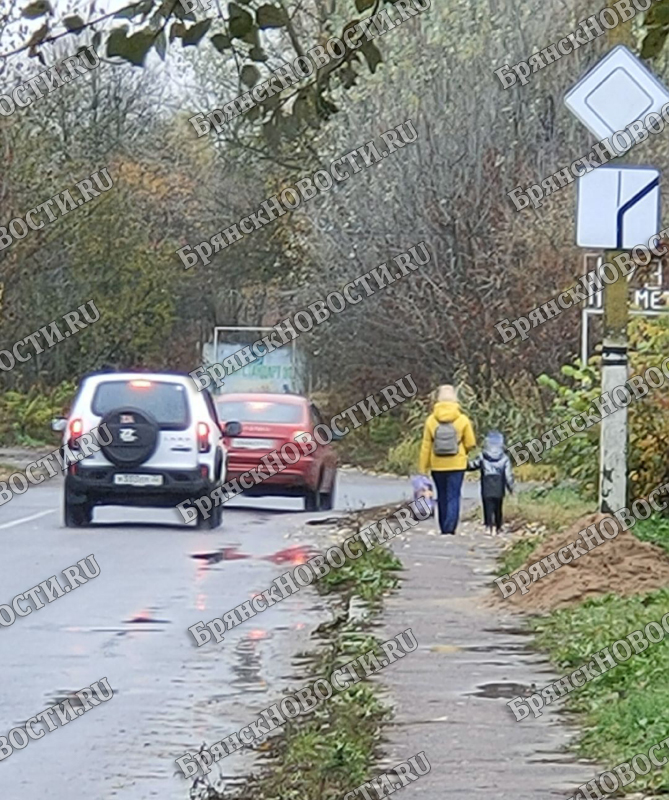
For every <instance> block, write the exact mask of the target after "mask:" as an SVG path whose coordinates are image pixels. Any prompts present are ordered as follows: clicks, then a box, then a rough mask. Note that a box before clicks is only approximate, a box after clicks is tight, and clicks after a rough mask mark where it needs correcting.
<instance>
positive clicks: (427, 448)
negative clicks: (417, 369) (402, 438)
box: [418, 385, 476, 534]
mask: <svg viewBox="0 0 669 800" xmlns="http://www.w3.org/2000/svg"><path fill="white" fill-rule="evenodd" d="M475 446H476V438H475V436H474V429H473V428H472V423H471V422H470V420H469V418H468V417H467V416H465V415H464V414H463V413H462V411H461V410H460V404H459V403H458V398H457V395H456V393H455V389H454V388H453V387H452V386H450V385H445V386H440V387H439V391H438V393H437V402H436V403H435V404H434V409H433V410H432V413H431V414H430V416H429V417H428V418H427V420H426V421H425V429H424V431H423V443H422V445H421V448H420V463H419V466H418V471H419V472H420V473H421V475H427V474H428V473H429V472H431V473H432V479H433V480H434V485H435V487H436V490H437V507H438V510H439V527H440V529H441V532H442V533H443V534H455V529H456V528H457V526H458V519H459V517H460V494H461V492H462V481H463V479H464V477H465V471H466V469H467V453H468V452H469V450H471V449H472V448H473V447H475Z"/></svg>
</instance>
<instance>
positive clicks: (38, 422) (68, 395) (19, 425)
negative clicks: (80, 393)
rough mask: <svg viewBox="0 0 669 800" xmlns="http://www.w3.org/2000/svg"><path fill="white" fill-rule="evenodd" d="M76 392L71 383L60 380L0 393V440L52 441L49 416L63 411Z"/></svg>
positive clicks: (17, 442)
mask: <svg viewBox="0 0 669 800" xmlns="http://www.w3.org/2000/svg"><path fill="white" fill-rule="evenodd" d="M75 391H76V387H75V385H74V384H73V383H61V384H60V385H59V386H56V387H55V388H52V389H45V388H44V387H42V386H38V385H35V386H32V387H31V388H30V389H29V390H28V391H27V392H5V393H4V394H3V395H2V396H0V442H1V443H2V444H4V445H23V446H26V445H27V446H37V445H43V444H46V443H49V442H52V441H53V435H52V433H51V419H52V418H53V417H54V416H61V415H62V414H63V413H65V411H66V410H67V408H68V406H69V404H70V403H71V402H72V398H73V397H74V393H75Z"/></svg>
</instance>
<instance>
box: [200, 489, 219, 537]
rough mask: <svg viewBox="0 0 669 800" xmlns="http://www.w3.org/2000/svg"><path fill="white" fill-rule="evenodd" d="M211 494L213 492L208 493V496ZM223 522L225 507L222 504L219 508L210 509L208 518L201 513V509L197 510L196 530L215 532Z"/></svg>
mask: <svg viewBox="0 0 669 800" xmlns="http://www.w3.org/2000/svg"><path fill="white" fill-rule="evenodd" d="M212 491H213V489H212ZM210 494H211V492H207V496H208V495H210ZM222 521H223V506H222V505H220V504H219V505H217V506H212V508H210V509H209V512H208V516H206V517H205V516H204V514H203V513H202V512H201V511H200V509H199V508H198V509H197V519H196V520H195V527H196V528H200V529H202V530H208V531H213V530H216V528H219V527H220V526H221V522H222Z"/></svg>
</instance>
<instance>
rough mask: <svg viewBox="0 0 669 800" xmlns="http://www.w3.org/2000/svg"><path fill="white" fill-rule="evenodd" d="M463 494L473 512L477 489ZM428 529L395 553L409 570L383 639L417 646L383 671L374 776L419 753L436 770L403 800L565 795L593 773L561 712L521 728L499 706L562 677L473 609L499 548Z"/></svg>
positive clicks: (499, 616)
mask: <svg viewBox="0 0 669 800" xmlns="http://www.w3.org/2000/svg"><path fill="white" fill-rule="evenodd" d="M465 486H466V491H465V494H466V496H469V499H468V500H467V501H466V507H469V508H471V505H472V494H473V492H472V489H475V488H476V487H473V486H468V485H467V484H466V485H465ZM433 529H434V525H432V524H428V523H421V524H420V525H419V526H417V527H416V528H414V529H412V530H411V531H409V532H408V533H407V534H406V535H405V537H404V540H403V541H399V542H398V540H397V539H396V540H395V542H396V544H395V546H394V548H393V549H394V550H395V552H396V554H397V555H398V557H399V558H401V560H402V562H403V564H404V567H405V572H404V573H403V581H402V586H401V588H400V591H399V592H397V593H395V594H394V595H393V596H392V597H391V598H389V599H388V600H387V602H386V608H385V611H384V615H383V618H382V620H383V631H382V633H383V634H385V636H384V637H383V638H384V639H385V638H389V637H390V636H394V635H395V634H396V633H398V632H399V631H403V630H405V629H406V628H408V627H411V628H412V629H413V632H414V635H415V637H416V639H417V641H418V649H417V650H416V651H415V652H414V653H412V654H411V655H410V656H409V657H407V658H405V659H402V660H401V661H398V662H396V663H395V664H394V665H393V666H391V667H390V668H389V669H387V670H384V672H383V678H382V680H383V683H384V684H385V686H386V687H388V689H389V690H390V697H389V698H388V699H389V702H390V703H391V704H392V705H393V706H394V707H395V712H396V716H395V719H394V720H393V722H391V724H390V725H389V726H388V729H387V731H388V741H387V742H386V746H385V751H386V753H387V758H386V759H384V762H383V764H381V765H380V771H385V770H386V769H389V768H390V767H392V766H394V765H395V764H397V763H398V762H400V761H405V760H406V759H408V758H410V757H411V756H413V755H414V754H416V753H419V752H421V751H423V750H424V751H425V754H426V756H427V758H428V760H429V762H430V764H431V765H432V770H431V772H430V773H429V774H427V775H425V776H424V777H421V778H420V779H419V780H418V781H416V782H414V783H411V784H409V785H408V786H407V787H406V788H405V789H404V790H403V794H402V797H403V800H408V798H410V797H414V798H421V800H444V798H448V797H453V798H457V800H491V798H495V800H502V799H503V798H509V800H525V798H527V799H528V800H530V798H531V800H547V798H556V799H557V798H565V797H570V796H571V795H572V794H573V792H574V790H575V789H576V787H577V786H578V785H579V784H582V783H584V782H586V781H588V780H590V779H592V778H594V776H595V775H596V774H597V772H598V770H597V768H596V767H595V765H593V764H588V763H587V762H578V761H577V760H576V759H575V758H574V757H573V756H572V755H571V754H569V753H567V752H566V751H565V745H566V744H567V742H568V740H569V738H570V736H571V735H573V730H570V729H569V728H568V727H567V725H566V724H565V723H564V721H563V719H561V717H560V715H559V713H558V711H557V705H554V706H550V707H549V708H547V709H546V710H545V711H544V713H543V715H542V716H540V717H538V718H536V719H535V718H534V717H533V716H532V715H530V717H529V718H528V719H525V720H523V721H521V722H516V720H515V718H514V717H513V714H512V712H511V710H510V709H509V708H507V706H506V702H507V701H508V700H509V699H510V698H512V697H515V696H516V695H517V694H520V693H522V692H523V690H524V689H525V688H527V687H530V686H531V685H532V684H536V686H537V687H539V688H541V687H543V686H545V685H546V684H548V683H550V682H551V681H552V680H554V679H556V678H559V677H560V676H559V675H557V674H555V673H554V672H553V671H552V670H551V668H550V666H549V664H548V662H547V661H546V660H545V659H544V658H543V656H541V655H540V654H538V653H536V652H533V651H531V650H529V649H528V648H527V645H528V643H529V642H530V641H531V637H530V636H527V635H526V634H523V633H522V632H521V631H519V630H518V629H519V626H520V625H521V620H520V619H519V618H518V617H515V616H512V615H509V614H505V613H504V612H503V611H502V612H496V611H495V610H491V609H490V608H486V607H484V606H483V604H482V603H481V596H482V595H483V594H484V593H485V592H486V591H487V589H488V588H489V586H490V584H491V582H492V580H493V578H494V575H492V574H491V573H492V570H493V568H494V566H495V557H496V555H497V553H498V552H499V549H500V544H499V543H498V540H496V539H492V538H490V537H487V536H485V535H484V534H483V533H482V532H481V529H480V527H479V526H478V525H475V524H474V523H464V525H462V526H461V530H460V531H459V532H458V535H457V536H455V537H452V536H438V535H433V534H431V533H430V531H431V530H433ZM398 539H399V537H398ZM485 572H488V573H489V574H484V573H485ZM379 635H381V632H379Z"/></svg>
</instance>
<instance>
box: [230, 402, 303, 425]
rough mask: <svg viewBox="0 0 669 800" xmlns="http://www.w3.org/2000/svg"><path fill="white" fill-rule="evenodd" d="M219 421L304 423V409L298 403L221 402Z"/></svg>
mask: <svg viewBox="0 0 669 800" xmlns="http://www.w3.org/2000/svg"><path fill="white" fill-rule="evenodd" d="M217 409H218V416H219V419H221V420H224V421H226V422H231V421H233V420H234V421H235V422H279V423H280V422H285V423H292V422H302V420H303V419H304V408H303V406H301V405H297V404H296V403H276V402H267V401H255V400H241V401H240V400H227V401H226V400H219V401H218V403H217Z"/></svg>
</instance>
